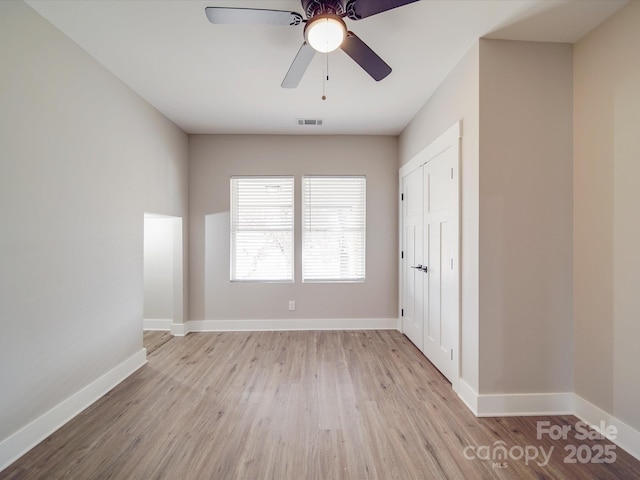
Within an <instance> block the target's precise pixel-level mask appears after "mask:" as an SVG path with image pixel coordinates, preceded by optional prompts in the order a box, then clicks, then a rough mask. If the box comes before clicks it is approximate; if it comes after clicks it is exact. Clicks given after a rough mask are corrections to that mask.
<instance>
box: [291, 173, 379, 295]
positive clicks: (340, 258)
mask: <svg viewBox="0 0 640 480" xmlns="http://www.w3.org/2000/svg"><path fill="white" fill-rule="evenodd" d="M365 206H366V179H365V177H363V176H358V177H355V176H354V177H343V176H340V177H325V176H322V177H321V176H304V177H303V178H302V235H303V236H302V281H303V282H362V281H364V279H365V210H366V208H365Z"/></svg>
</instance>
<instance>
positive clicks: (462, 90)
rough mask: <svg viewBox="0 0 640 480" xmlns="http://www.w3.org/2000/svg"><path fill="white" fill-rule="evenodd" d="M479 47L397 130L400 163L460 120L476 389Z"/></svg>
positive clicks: (467, 376) (467, 370)
mask: <svg viewBox="0 0 640 480" xmlns="http://www.w3.org/2000/svg"><path fill="white" fill-rule="evenodd" d="M478 62H479V47H478V44H477V43H476V44H475V45H474V46H473V47H472V48H471V49H470V50H469V52H468V53H467V54H466V55H465V56H464V58H463V59H462V60H461V61H460V63H458V65H457V66H456V67H455V68H454V69H453V71H452V72H451V73H450V74H449V75H448V76H447V78H446V79H445V81H444V82H443V84H442V85H441V86H440V87H439V88H438V89H437V91H436V92H435V93H434V95H433V96H432V97H431V98H430V99H429V101H428V102H427V103H426V104H425V105H424V107H422V109H421V110H420V111H419V112H418V114H417V115H416V117H415V118H414V119H413V120H412V121H411V123H410V124H409V125H408V126H407V128H406V129H405V130H404V131H403V132H402V135H400V142H399V152H400V156H399V165H400V166H402V165H404V164H405V163H407V162H408V161H409V160H411V159H412V158H413V157H414V156H415V155H416V154H417V153H419V152H420V151H421V150H422V149H424V148H425V147H426V146H427V145H429V144H430V143H431V142H432V141H433V140H435V139H436V138H438V137H439V136H440V135H441V134H442V133H444V132H445V131H446V130H447V129H448V128H449V127H450V126H451V125H453V124H454V123H455V122H457V121H459V120H462V145H461V157H462V160H461V162H462V163H461V175H462V177H461V178H462V185H461V196H462V198H461V223H462V229H461V235H462V239H461V244H460V245H461V247H460V248H461V258H462V274H461V289H462V295H461V331H460V335H461V341H462V345H461V346H462V349H461V354H462V357H461V359H460V360H461V362H460V363H461V375H462V378H463V379H464V380H465V381H466V382H467V383H468V384H469V385H470V386H471V387H472V388H473V389H475V390H477V388H478V341H479V340H478V167H479V165H478V135H479V115H478V105H479V97H478V95H479V90H478V88H479V84H478Z"/></svg>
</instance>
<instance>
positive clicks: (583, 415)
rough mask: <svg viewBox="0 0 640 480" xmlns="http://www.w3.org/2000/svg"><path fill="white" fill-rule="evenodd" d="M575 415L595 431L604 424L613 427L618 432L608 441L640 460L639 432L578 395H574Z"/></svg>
mask: <svg viewBox="0 0 640 480" xmlns="http://www.w3.org/2000/svg"><path fill="white" fill-rule="evenodd" d="M574 397H575V398H574V404H575V409H574V410H575V413H574V415H575V416H576V417H578V418H579V419H580V420H582V421H583V422H585V423H588V424H589V425H591V426H592V427H593V428H594V429H595V430H598V431H600V424H601V422H604V424H605V427H607V426H609V425H613V426H614V427H616V429H617V430H618V433H617V435H616V437H615V438H611V439H610V440H611V441H612V442H613V443H615V444H616V445H618V446H619V447H620V448H622V449H623V450H625V451H626V452H627V453H629V454H630V455H633V456H634V457H635V458H637V459H638V460H640V432H639V431H638V430H636V429H634V428H633V427H630V426H629V425H627V424H626V423H624V422H623V421H622V420H620V419H618V418H616V417H614V416H613V415H611V414H610V413H607V412H605V411H604V410H602V409H601V408H600V407H596V406H595V405H594V404H592V403H590V402H588V401H587V400H585V399H584V398H582V397H581V396H580V395H578V394H575V395H574Z"/></svg>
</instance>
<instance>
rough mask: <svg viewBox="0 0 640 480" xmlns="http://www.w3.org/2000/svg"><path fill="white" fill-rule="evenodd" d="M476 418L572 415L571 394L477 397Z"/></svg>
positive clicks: (521, 394)
mask: <svg viewBox="0 0 640 480" xmlns="http://www.w3.org/2000/svg"><path fill="white" fill-rule="evenodd" d="M477 402H478V404H477V405H478V413H477V416H478V417H521V416H529V417H531V416H538V415H539V416H545V415H573V411H574V410H573V393H572V392H563V393H515V394H513V393H512V394H490V395H478V399H477Z"/></svg>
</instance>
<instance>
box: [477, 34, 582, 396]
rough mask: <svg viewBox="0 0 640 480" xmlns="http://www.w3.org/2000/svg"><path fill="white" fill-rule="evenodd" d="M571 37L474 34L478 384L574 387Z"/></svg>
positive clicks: (491, 388)
mask: <svg viewBox="0 0 640 480" xmlns="http://www.w3.org/2000/svg"><path fill="white" fill-rule="evenodd" d="M572 89H573V83H572V46H571V45H567V44H550V43H533V42H510V41H500V40H480V279H479V283H480V390H479V393H482V394H486V393H532V392H540V393H555V392H570V391H572V370H573V367H572V363H573V351H572V344H573V339H572V300H571V299H572V293H573V290H572V252H571V249H572Z"/></svg>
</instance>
